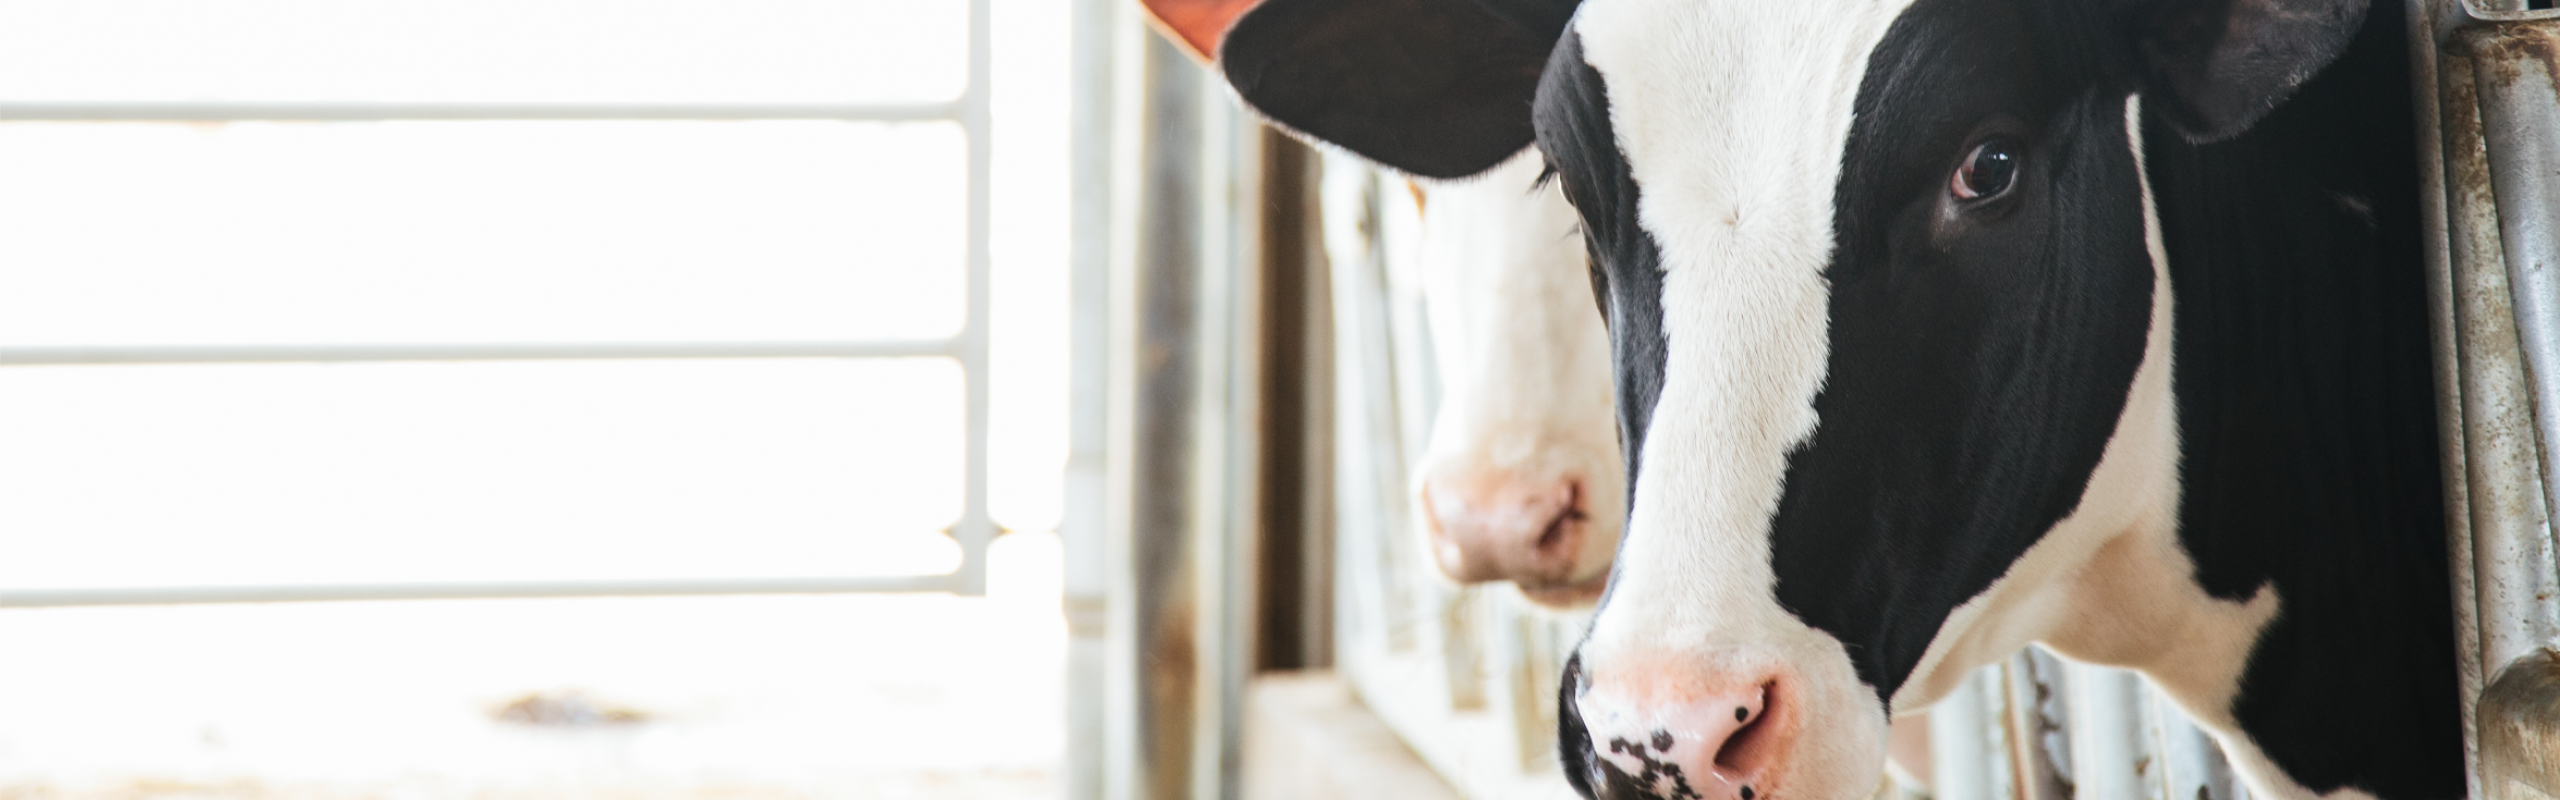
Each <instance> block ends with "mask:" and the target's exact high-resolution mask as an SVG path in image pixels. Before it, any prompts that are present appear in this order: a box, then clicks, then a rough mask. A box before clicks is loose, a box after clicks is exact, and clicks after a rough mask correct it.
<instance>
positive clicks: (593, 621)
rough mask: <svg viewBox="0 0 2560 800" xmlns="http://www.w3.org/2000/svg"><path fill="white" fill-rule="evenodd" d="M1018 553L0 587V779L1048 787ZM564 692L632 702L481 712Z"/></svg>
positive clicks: (377, 794) (1042, 643) (50, 797)
mask: <svg viewBox="0 0 2560 800" xmlns="http://www.w3.org/2000/svg"><path fill="white" fill-rule="evenodd" d="M1054 548H1055V545H1054V538H1052V539H1049V540H1047V541H1046V542H1044V543H1042V544H1041V545H1040V546H1039V548H1038V549H1039V550H1041V551H1042V552H1040V553H1035V554H1034V555H1035V556H1053V555H1054ZM1028 560H1030V561H1034V562H1045V570H1047V571H1043V565H1042V564H1040V563H1034V564H1032V565H1031V566H1030V567H1029V569H1028V573H1029V574H1030V575H1031V576H1032V579H1028V580H1014V581H1011V582H1009V583H1007V582H1003V581H1001V578H1002V576H1001V575H999V576H997V577H998V578H999V579H1000V582H999V592H1000V593H999V595H998V596H996V597H991V598H982V599H961V598H952V597H942V596H825V597H738V598H651V599H596V600H533V601H440V602H388V603H324V604H284V605H263V606H262V605H247V606H193V607H130V608H90V609H53V610H11V611H0V800H128V799H132V800H139V799H141V798H202V799H203V800H267V799H268V798H279V799H288V798H289V799H291V800H339V799H340V798H365V799H367V800H375V799H378V800H444V799H445V798H486V799H487V800H514V798H531V797H546V798H548V797H593V798H610V799H612V800H622V799H624V798H628V799H629V800H657V799H658V798H813V799H817V798H854V799H860V800H870V799H871V798H879V799H880V800H904V799H906V798H952V799H954V800H978V799H980V798H985V799H986V800H1016V799H1017V798H1046V797H1055V796H1057V789H1056V786H1055V775H1056V771H1057V764H1058V759H1059V758H1060V755H1061V753H1062V752H1063V728H1064V723H1063V719H1064V711H1063V702H1064V701H1063V693H1062V688H1063V687H1062V676H1063V671H1064V653H1065V626H1064V623H1063V622H1062V619H1061V617H1060V615H1059V613H1058V606H1057V602H1056V599H1055V598H1056V594H1055V585H1056V584H1055V579H1054V577H1051V576H1054V574H1055V572H1054V570H1055V569H1056V567H1055V564H1056V561H1055V560H1054V558H1053V557H1050V558H1039V557H1035V558H1032V559H1028ZM1017 569H1020V568H1019V567H1017ZM1044 578H1045V580H1043V579H1044ZM1007 586H1010V587H1012V588H1011V589H1010V590H1007V589H1006V588H1005V587H1007ZM564 692H575V693H577V694H576V695H575V696H576V697H579V698H584V700H583V701H582V702H591V703H594V704H596V705H597V706H599V707H609V708H613V709H620V710H623V711H624V712H625V716H626V717H638V718H640V721H629V720H627V719H626V720H624V721H620V722H612V723H606V724H590V725H560V724H550V725H542V724H525V723H522V722H508V721H502V720H501V719H499V717H502V716H508V715H507V714H505V713H504V712H505V710H506V709H507V708H508V706H509V704H510V703H511V702H515V701H518V700H522V699H524V698H526V697H528V696H539V697H551V698H558V697H565V696H570V695H565V694H563V693H564ZM515 716H518V717H522V716H523V715H522V714H517V715H515Z"/></svg>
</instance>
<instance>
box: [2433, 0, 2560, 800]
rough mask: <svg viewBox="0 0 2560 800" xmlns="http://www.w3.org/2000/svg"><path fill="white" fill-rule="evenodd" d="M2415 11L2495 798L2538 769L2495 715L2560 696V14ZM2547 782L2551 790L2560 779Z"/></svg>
mask: <svg viewBox="0 0 2560 800" xmlns="http://www.w3.org/2000/svg"><path fill="white" fill-rule="evenodd" d="M2411 22H2412V25H2411V37H2412V40H2413V41H2412V42H2411V45H2412V49H2413V56H2414V59H2415V64H2414V66H2415V67H2416V70H2417V73H2418V76H2419V78H2420V80H2419V82H2418V86H2417V92H2418V98H2417V99H2418V101H2419V108H2420V109H2422V113H2421V115H2420V116H2421V118H2420V120H2419V121H2418V133H2419V140H2420V143H2421V145H2422V147H2425V148H2427V149H2426V151H2425V152H2422V153H2421V154H2420V155H2421V157H2420V164H2421V168H2422V176H2423V177H2424V178H2425V179H2426V181H2427V182H2428V189H2429V191H2428V192H2427V193H2426V195H2425V196H2424V197H2422V198H2421V199H2422V201H2423V202H2424V203H2425V207H2426V212H2427V218H2426V225H2427V230H2426V233H2427V238H2428V242H2427V243H2428V244H2429V246H2430V247H2429V253H2428V255H2429V263H2428V267H2429V271H2430V275H2429V278H2430V285H2431V287H2432V288H2433V290H2434V291H2435V292H2436V293H2437V294H2438V295H2440V296H2439V297H2437V298H2435V301H2436V302H2435V309H2436V311H2435V313H2436V315H2437V316H2438V318H2439V319H2438V321H2437V325H2436V329H2437V342H2436V354H2437V360H2438V363H2439V376H2440V377H2439V386H2438V396H2439V398H2440V402H2439V413H2440V414H2444V415H2446V416H2448V417H2449V419H2448V420H2447V424H2446V426H2445V427H2446V429H2447V430H2448V431H2456V430H2458V431H2460V433H2461V438H2460V441H2461V443H2462V446H2461V448H2460V450H2459V452H2454V451H2452V450H2450V449H2449V450H2448V452H2447V454H2446V461H2447V471H2448V475H2447V477H2446V489H2447V499H2448V503H2449V504H2457V505H2458V507H2461V508H2463V509H2465V510H2467V512H2468V513H2467V514H2465V515H2464V516H2463V517H2461V518H2457V519H2456V520H2454V521H2455V522H2457V523H2459V524H2457V525H2455V526H2453V529H2452V530H2451V531H2450V533H2451V534H2452V538H2451V541H2449V542H2448V545H2449V550H2450V552H2451V554H2452V555H2453V556H2454V558H2453V572H2454V574H2453V576H2452V577H2453V584H2454V586H2455V587H2456V592H2457V596H2456V598H2455V600H2456V608H2457V616H2456V620H2455V624H2456V628H2457V635H2458V637H2459V643H2458V644H2459V649H2458V651H2457V653H2456V654H2455V657H2456V658H2457V660H2458V661H2459V663H2460V665H2461V676H2462V703H2463V709H2462V711H2463V720H2464V732H2465V736H2464V738H2465V748H2466V750H2467V751H2469V752H2470V753H2472V754H2473V758H2474V761H2473V766H2474V770H2473V774H2472V787H2471V788H2472V794H2473V796H2475V797H2498V796H2503V795H2505V794H2506V792H2507V791H2508V788H2509V782H2510V781H2511V780H2516V779H2525V780H2536V779H2535V778H2533V777H2531V776H2530V775H2526V774H2524V773H2518V772H2514V771H2511V769H2510V767H2509V766H2508V762H2509V761H2510V759H2507V758H2505V757H2504V756H2505V755H2506V754H2502V753H2492V752H2490V751H2489V750H2487V749H2484V748H2486V747H2487V746H2488V745H2490V744H2491V740H2490V738H2489V737H2487V736H2484V735H2482V730H2483V726H2492V725H2505V724H2507V723H2508V722H2509V721H2511V720H2514V719H2515V718H2516V717H2515V714H2514V713H2513V712H2514V711H2515V710H2516V708H2515V707H2516V706H2517V704H2522V705H2524V706H2537V705H2538V704H2541V703H2543V702H2544V701H2549V700H2555V698H2540V697H2536V696H2534V695H2533V691H2534V690H2527V689H2522V688H2518V687H2541V688H2539V689H2537V690H2539V691H2560V674H2555V675H2548V676H2546V675H2542V674H2541V672H2542V671H2560V660H2554V659H2553V658H2550V657H2548V656H2547V655H2546V653H2547V650H2546V648H2549V647H2551V646H2552V645H2553V644H2554V643H2555V641H2560V562H2555V560H2554V550H2555V547H2554V542H2553V536H2552V528H2551V525H2550V522H2551V518H2550V514H2551V508H2550V505H2549V500H2550V499H2551V498H2554V497H2560V272H2555V271H2554V270H2555V269H2560V90H2555V88H2554V87H2555V78H2560V64H2555V61H2560V54H2555V52H2554V50H2553V47H2554V45H2555V44H2560V27H2555V26H2560V12H2554V11H2551V10H2548V9H2545V10H2528V9H2527V8H2525V7H2524V6H2523V5H2522V4H2521V3H2517V2H2512V1H2511V0H2498V1H2497V2H2479V3H2465V2H2462V1H2461V0H2423V1H2422V2H2419V3H2417V4H2415V6H2414V7H2413V8H2412V9H2411ZM2448 366H2449V367H2450V369H2448V368H2447V367H2448ZM2546 678H2548V679H2546ZM2491 686H2495V687H2498V688H2499V690H2498V691H2485V689H2486V688H2487V687H2491ZM2526 724H2528V725H2530V726H2538V727H2539V729H2540V730H2541V732H2543V733H2550V732H2553V731H2560V719H2551V718H2548V717H2547V716H2546V717H2543V718H2538V719H2529V720H2528V721H2527V723H2526ZM2501 733H2502V735H2501V736H2500V737H2499V738H2498V742H2500V743H2504V742H2507V741H2509V740H2510V739H2511V738H2512V737H2507V736H2504V735H2503V734H2504V733H2506V731H2504V730H2502V731H2501ZM2549 777H2550V776H2545V777H2544V778H2543V779H2541V780H2543V781H2544V782H2542V783H2540V784H2539V788H2541V789H2542V790H2544V791H2552V790H2555V789H2560V786H2554V785H2553V783H2551V782H2550V781H2549Z"/></svg>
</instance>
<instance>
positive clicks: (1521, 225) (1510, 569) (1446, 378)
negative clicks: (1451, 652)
mask: <svg viewBox="0 0 2560 800" xmlns="http://www.w3.org/2000/svg"><path fill="white" fill-rule="evenodd" d="M1542 168H1543V164H1542V162H1541V161H1540V160H1539V158H1538V156H1537V154H1536V153H1527V154H1523V155H1522V156H1518V157H1514V158H1513V159H1511V160H1510V161H1507V162H1504V163H1503V165H1502V166H1500V167H1497V168H1495V169H1494V170H1493V171H1491V172H1489V173H1487V174H1485V175H1484V176H1482V177H1479V178H1476V179H1473V180H1469V181H1460V182H1439V181H1435V182H1426V183H1422V184H1420V185H1421V187H1422V188H1421V193H1422V195H1423V197H1424V203H1423V208H1422V240H1421V245H1420V256H1421V257H1420V261H1421V265H1422V272H1423V299H1424V301H1425V302H1427V303H1428V304H1429V307H1430V321H1431V343H1432V350H1433V359H1432V360H1433V361H1434V362H1435V363H1436V364H1437V365H1438V366H1439V369H1440V386H1441V387H1442V392H1441V399H1440V408H1439V410H1438V411H1437V413H1436V416H1435V417H1434V418H1433V420H1432V425H1431V444H1430V446H1429V448H1428V449H1427V450H1426V451H1425V452H1424V454H1423V457H1422V462H1421V464H1420V465H1419V467H1418V468H1417V469H1416V470H1415V472H1416V475H1415V486H1414V491H1415V495H1416V496H1415V500H1416V501H1417V502H1416V506H1417V507H1418V508H1420V509H1421V512H1422V523H1423V524H1422V528H1423V531H1424V536H1425V537H1426V538H1427V539H1428V541H1427V542H1426V543H1427V544H1428V546H1429V547H1430V550H1431V553H1432V555H1433V557H1434V559H1435V560H1436V561H1438V562H1439V564H1440V568H1441V570H1442V571H1443V572H1444V573H1446V574H1447V575H1448V576H1449V577H1450V578H1453V579H1456V580H1459V581H1484V580H1507V581H1510V582H1512V583H1513V584H1514V585H1516V586H1518V587H1519V588H1520V591H1521V593H1522V594H1523V595H1526V596H1527V597H1528V598H1529V599H1530V600H1532V601H1535V602H1537V603H1539V604H1541V605H1546V606H1549V607H1554V608H1576V607H1587V606H1589V605H1590V604H1591V603H1592V601H1594V600H1597V599H1599V597H1600V589H1601V587H1602V586H1604V585H1606V583H1607V581H1608V577H1609V559H1610V557H1611V556H1612V555H1613V554H1615V553H1616V551H1617V547H1618V530H1619V525H1620V523H1621V522H1623V521H1624V519H1625V516H1626V506H1625V502H1626V474H1625V471H1624V470H1623V468H1621V467H1620V466H1619V463H1620V462H1619V455H1618V442H1617V432H1616V428H1615V426H1614V425H1613V423H1612V420H1613V419H1614V415H1613V412H1612V411H1611V402H1610V397H1611V392H1610V387H1609V335H1608V331H1607V330H1606V329H1605V328H1603V327H1602V326H1601V323H1600V317H1599V315H1597V314H1594V313H1592V302H1593V301H1592V295H1591V281H1590V279H1589V275H1590V271H1589V268H1588V266H1587V257H1586V256H1585V255H1584V253H1585V248H1584V246H1583V243H1582V236H1581V235H1580V234H1579V233H1578V232H1577V221H1576V220H1575V219H1574V213H1573V207H1572V206H1569V205H1566V204H1565V200H1564V194H1563V193H1562V192H1561V191H1560V190H1559V189H1558V187H1557V186H1555V184H1553V183H1552V182H1541V181H1540V180H1539V179H1538V178H1539V173H1540V171H1541V170H1542Z"/></svg>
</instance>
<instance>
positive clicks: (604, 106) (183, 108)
mask: <svg viewBox="0 0 2560 800" xmlns="http://www.w3.org/2000/svg"><path fill="white" fill-rule="evenodd" d="M980 27H981V29H983V24H982V23H981V24H980ZM973 35H975V32H973ZM973 46H975V43H973ZM973 66H975V64H973ZM982 74H984V73H983V71H978V72H974V73H973V75H982ZM972 80H973V81H975V80H978V79H976V78H972ZM973 85H974V84H973ZM971 107H972V101H971V98H969V97H967V96H963V97H962V98H960V99H957V100H953V101H951V102H947V103H220V102H210V103H203V102H170V103H153V102H141V103H0V122H251V121H254V122H389V121H409V120H437V121H457V122H478V121H485V120H666V121H690V120H718V121H737V120H776V119H805V120H838V121H844V122H937V121H962V120H965V119H967V118H968V117H969V115H970V113H971V112H970V109H971Z"/></svg>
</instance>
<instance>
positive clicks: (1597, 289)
mask: <svg viewBox="0 0 2560 800" xmlns="http://www.w3.org/2000/svg"><path fill="white" fill-rule="evenodd" d="M1546 75H1547V77H1546V80H1544V81H1543V82H1541V83H1540V84H1539V85H1538V100H1537V116H1538V120H1539V121H1538V149H1539V150H1541V151H1543V152H1545V153H1546V155H1547V163H1548V167H1549V169H1552V170H1554V177H1555V179H1556V180H1557V181H1559V182H1560V185H1561V186H1562V187H1563V189H1564V195H1565V199H1567V200H1570V201H1572V202H1573V207H1574V210H1575V211H1576V212H1578V213H1579V214H1580V215H1581V216H1582V230H1583V237H1582V241H1583V243H1584V246H1585V247H1587V248H1589V249H1590V251H1591V289H1592V297H1593V298H1594V299H1596V300H1598V301H1599V303H1600V312H1601V316H1602V317H1603V318H1605V319H1607V320H1608V322H1609V348H1610V351H1611V352H1610V356H1611V357H1610V359H1609V363H1610V365H1611V368H1612V369H1614V370H1615V371H1616V378H1617V397H1618V445H1619V452H1621V453H1624V454H1625V457H1626V460H1627V507H1629V508H1634V507H1635V489H1636V476H1637V475H1638V473H1639V472H1640V470H1639V469H1638V467H1639V466H1641V464H1640V462H1641V460H1642V458H1643V452H1644V432H1645V425H1646V423H1647V422H1648V421H1649V420H1650V419H1651V418H1652V416H1653V406H1654V402H1655V401H1656V400H1658V399H1660V398H1661V397H1662V377H1663V369H1664V367H1663V357H1664V355H1665V353H1666V352H1667V351H1665V350H1664V349H1663V334H1662V248H1661V246H1660V245H1658V244H1657V243H1655V242H1654V240H1653V235H1652V234H1649V233H1646V232H1645V231H1644V229H1643V227H1642V226H1639V225H1637V224H1636V195H1637V190H1636V182H1635V177H1634V175H1633V174H1632V173H1631V172H1630V171H1629V170H1628V167H1627V160H1626V158H1624V157H1623V156H1621V155H1620V154H1619V152H1618V135H1617V130H1616V129H1615V128H1613V127H1611V126H1610V123H1609V89H1608V87H1607V86H1605V85H1604V84H1603V82H1602V81H1601V79H1600V72H1599V71H1598V70H1595V69H1592V68H1591V65H1590V64H1589V63H1587V62H1585V61H1583V59H1582V35H1581V34H1578V33H1567V34H1566V35H1565V38H1564V40H1563V41H1562V42H1559V43H1558V44H1557V45H1556V49H1555V53H1554V54H1552V55H1551V56H1550V57H1549V60H1548V65H1547V72H1546ZM1624 544H1625V542H1624V540H1621V541H1620V545H1621V546H1622V549H1623V545H1624ZM1612 585H1614V582H1613V584H1612ZM1602 602H1603V603H1606V602H1607V598H1606V597H1605V596H1604V597H1603V598H1602Z"/></svg>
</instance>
